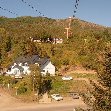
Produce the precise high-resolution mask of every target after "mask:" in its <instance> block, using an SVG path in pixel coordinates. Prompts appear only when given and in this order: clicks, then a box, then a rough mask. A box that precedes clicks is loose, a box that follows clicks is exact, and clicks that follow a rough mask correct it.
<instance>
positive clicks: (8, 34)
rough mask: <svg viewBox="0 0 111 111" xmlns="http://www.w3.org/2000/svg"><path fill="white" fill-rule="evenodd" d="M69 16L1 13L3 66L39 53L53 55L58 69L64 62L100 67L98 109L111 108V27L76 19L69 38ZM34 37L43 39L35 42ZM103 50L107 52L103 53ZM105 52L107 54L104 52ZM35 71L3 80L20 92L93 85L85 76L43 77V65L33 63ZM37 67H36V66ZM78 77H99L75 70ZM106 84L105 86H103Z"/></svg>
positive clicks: (0, 62)
mask: <svg viewBox="0 0 111 111" xmlns="http://www.w3.org/2000/svg"><path fill="white" fill-rule="evenodd" d="M68 24H69V21H68V19H64V20H55V19H49V18H42V17H18V18H4V17H0V69H2V68H7V67H9V66H10V64H11V63H12V62H13V61H14V60H15V59H16V58H17V57H19V56H21V55H22V56H24V55H29V56H30V55H33V54H39V55H40V56H41V57H50V59H51V61H52V63H53V64H54V65H55V66H56V70H58V69H59V68H61V67H62V66H69V67H70V66H82V67H85V68H86V69H94V70H96V71H97V75H98V76H99V79H100V81H101V82H100V83H101V85H102V87H100V86H97V85H96V84H93V85H94V86H95V88H94V97H95V104H94V108H95V111H110V109H111V107H110V106H111V104H110V103H111V101H110V100H111V99H110V97H111V83H110V82H111V70H110V69H111V63H110V62H111V60H110V59H111V54H110V50H107V49H108V48H110V46H111V28H108V27H103V26H99V25H95V24H91V23H88V22H85V21H81V20H79V19H76V18H75V19H72V21H71V30H70V31H71V32H72V34H70V35H69V39H66V34H65V33H64V32H65V27H67V26H68ZM31 38H34V39H39V40H41V43H37V42H33V41H32V40H31ZM48 38H49V39H50V40H52V39H53V38H62V39H63V43H62V44H53V43H51V42H47V39H48ZM103 52H106V53H105V54H103ZM102 54H103V56H101V55H102ZM31 68H32V74H31V75H30V76H26V77H24V78H23V79H22V80H18V79H14V78H11V77H6V76H0V84H2V85H3V86H5V87H7V84H8V83H10V88H12V89H15V88H16V89H15V90H14V91H16V92H17V93H18V94H21V95H24V94H27V95H30V94H31V93H32V92H33V91H36V93H37V94H42V93H44V92H49V93H55V92H56V93H57V92H58V93H59V92H60V93H64V94H65V93H67V92H68V91H77V92H87V91H88V90H89V89H90V88H89V86H88V85H87V83H86V82H85V81H84V80H81V82H80V81H76V80H75V81H69V82H67V81H62V80H61V78H60V77H50V76H49V75H48V74H47V76H46V77H41V75H40V72H39V69H38V68H37V67H36V66H32V67H31ZM35 69H36V70H35ZM37 69H38V70H37ZM71 75H73V77H74V78H87V79H91V78H93V79H96V78H97V77H96V75H92V74H71ZM103 87H104V88H105V89H103Z"/></svg>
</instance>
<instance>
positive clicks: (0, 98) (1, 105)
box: [0, 88, 86, 111]
mask: <svg viewBox="0 0 111 111" xmlns="http://www.w3.org/2000/svg"><path fill="white" fill-rule="evenodd" d="M49 104H50V105H49ZM66 104H67V105H73V104H74V105H75V106H77V107H78V106H81V107H82V106H86V105H85V104H84V102H83V101H82V100H81V99H78V100H73V99H72V98H70V97H65V98H64V100H63V101H59V102H58V101H52V102H51V103H48V104H38V103H37V102H36V103H24V102H21V101H20V100H18V99H16V98H14V97H12V96H10V95H9V94H8V93H7V92H5V91H4V90H3V89H1V88H0V111H11V110H12V109H13V110H14V111H16V109H19V108H21V109H22V108H23V109H26V108H36V107H49V106H52V107H53V106H55V105H57V106H58V105H66Z"/></svg>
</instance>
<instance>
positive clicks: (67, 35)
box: [65, 17, 72, 39]
mask: <svg viewBox="0 0 111 111" xmlns="http://www.w3.org/2000/svg"><path fill="white" fill-rule="evenodd" d="M68 19H69V24H68V27H66V28H65V29H66V32H65V33H66V37H67V39H68V38H69V32H70V29H71V21H72V17H69V18H68Z"/></svg>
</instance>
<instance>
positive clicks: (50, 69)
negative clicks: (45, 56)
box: [41, 62, 55, 76]
mask: <svg viewBox="0 0 111 111" xmlns="http://www.w3.org/2000/svg"><path fill="white" fill-rule="evenodd" d="M41 73H42V74H43V75H46V73H50V75H52V76H55V66H54V65H53V64H52V63H51V62H49V63H48V64H47V65H46V66H45V67H44V68H43V71H42V72H41Z"/></svg>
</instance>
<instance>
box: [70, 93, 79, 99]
mask: <svg viewBox="0 0 111 111" xmlns="http://www.w3.org/2000/svg"><path fill="white" fill-rule="evenodd" d="M70 96H71V97H72V98H73V99H79V94H78V93H70Z"/></svg>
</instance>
